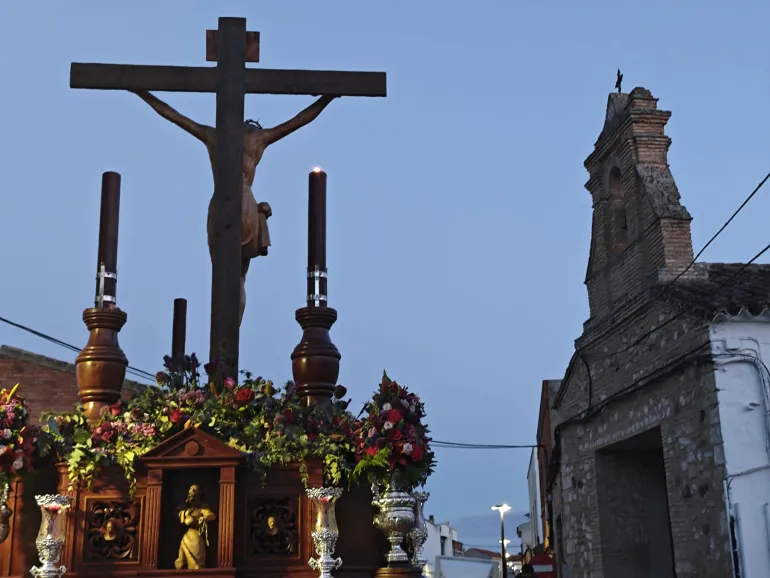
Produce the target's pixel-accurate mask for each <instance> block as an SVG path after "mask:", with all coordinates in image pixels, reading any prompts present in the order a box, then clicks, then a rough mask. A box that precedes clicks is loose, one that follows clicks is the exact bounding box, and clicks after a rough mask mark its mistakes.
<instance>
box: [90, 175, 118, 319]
mask: <svg viewBox="0 0 770 578" xmlns="http://www.w3.org/2000/svg"><path fill="white" fill-rule="evenodd" d="M119 215H120V174H119V173H114V172H106V173H104V174H103V175H102V206H101V214H100V217H99V249H98V253H97V260H96V271H97V279H96V299H95V301H96V306H97V307H114V306H115V297H116V294H117V272H118V218H119ZM102 266H103V267H104V272H102ZM102 283H103V284H104V285H103V289H102Z"/></svg>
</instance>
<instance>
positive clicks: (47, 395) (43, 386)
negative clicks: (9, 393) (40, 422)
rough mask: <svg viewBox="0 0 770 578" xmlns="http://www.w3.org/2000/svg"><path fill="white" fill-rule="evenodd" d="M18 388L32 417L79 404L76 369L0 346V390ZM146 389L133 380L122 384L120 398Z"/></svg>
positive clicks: (70, 365)
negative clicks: (17, 385) (121, 395)
mask: <svg viewBox="0 0 770 578" xmlns="http://www.w3.org/2000/svg"><path fill="white" fill-rule="evenodd" d="M17 383H18V384H20V385H19V394H20V395H22V396H24V397H25V398H26V400H27V402H28V403H29V405H30V410H31V413H32V416H34V418H35V419H38V418H39V417H40V415H41V414H42V413H44V412H49V411H53V412H57V413H58V412H67V411H73V410H74V409H75V406H76V405H77V403H78V395H77V392H78V389H77V379H76V377H75V366H74V365H73V364H71V363H67V362H65V361H60V360H58V359H52V358H50V357H45V356H43V355H37V354H34V353H30V352H28V351H24V350H22V349H17V348H15V347H9V346H7V345H3V346H0V388H6V389H10V388H12V387H13V386H14V385H16V384H17ZM144 387H146V386H145V385H143V384H140V383H137V382H135V381H131V380H126V381H125V382H124V384H123V397H124V398H128V397H130V396H131V395H134V394H135V393H136V392H137V391H140V390H141V389H143V388H144Z"/></svg>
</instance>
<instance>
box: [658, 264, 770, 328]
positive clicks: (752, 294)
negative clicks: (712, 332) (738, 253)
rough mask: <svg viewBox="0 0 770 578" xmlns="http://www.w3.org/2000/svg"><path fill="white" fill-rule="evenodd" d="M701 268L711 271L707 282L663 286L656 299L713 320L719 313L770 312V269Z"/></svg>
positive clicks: (737, 265) (733, 265) (764, 266)
mask: <svg viewBox="0 0 770 578" xmlns="http://www.w3.org/2000/svg"><path fill="white" fill-rule="evenodd" d="M702 266H705V267H707V268H708V281H678V282H676V283H674V284H673V285H671V286H668V285H667V284H663V285H661V286H659V287H658V288H657V289H656V290H655V292H654V294H655V298H656V299H658V300H660V301H664V302H667V303H671V304H673V305H677V306H680V307H683V308H685V309H687V310H689V311H692V312H693V313H695V314H696V315H701V316H703V317H712V318H713V317H714V316H715V315H718V314H720V313H723V314H727V315H737V314H738V313H740V312H741V311H748V312H749V313H751V314H753V315H759V314H760V313H762V312H763V311H764V310H766V309H770V265H757V264H751V265H748V266H745V265H743V264H741V263H704V264H703V265H702ZM743 267H745V268H743ZM741 268H743V269H742V270H741Z"/></svg>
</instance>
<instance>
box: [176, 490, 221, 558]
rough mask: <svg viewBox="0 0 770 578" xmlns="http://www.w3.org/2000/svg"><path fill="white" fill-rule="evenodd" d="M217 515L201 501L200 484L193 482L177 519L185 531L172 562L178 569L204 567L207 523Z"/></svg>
mask: <svg viewBox="0 0 770 578" xmlns="http://www.w3.org/2000/svg"><path fill="white" fill-rule="evenodd" d="M216 518H217V516H216V514H214V512H213V510H212V509H211V508H209V506H208V504H206V503H205V502H203V493H202V492H201V489H200V486H198V485H196V484H193V485H192V486H190V489H189V491H188V492H187V502H186V504H185V507H184V508H183V509H181V510H180V511H179V521H180V522H181V523H182V524H184V525H185V526H187V531H186V532H185V533H184V536H183V537H182V543H181V544H179V555H178V556H177V559H176V561H175V562H174V567H176V568H177V569H178V570H180V569H182V568H187V569H189V570H198V569H200V568H205V567H206V546H208V545H209V532H208V523H209V522H211V521H212V520H216Z"/></svg>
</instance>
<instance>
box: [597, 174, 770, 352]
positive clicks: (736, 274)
mask: <svg viewBox="0 0 770 578" xmlns="http://www.w3.org/2000/svg"><path fill="white" fill-rule="evenodd" d="M769 179H770V173H767V175H765V178H764V179H762V180H761V181H760V183H759V184H758V185H757V186H756V187H755V188H754V190H753V191H751V193H750V194H749V196H748V197H746V199H744V201H743V202H742V203H741V205H740V206H739V207H738V208H737V209H736V210H735V212H733V214H732V215H731V216H730V218H729V219H727V221H725V222H724V224H723V225H722V226H721V227H720V228H719V230H718V231H717V232H716V233H714V235H712V237H711V238H710V239H709V240H708V242H707V243H706V244H705V245H703V247H702V248H701V250H700V251H698V253H697V255H695V257H693V259H692V261H690V263H689V264H688V265H687V267H685V268H684V269H683V270H682V271H681V272H680V273H679V274H678V275H677V276H676V277H674V278H673V279H672V280H671V281H669V282H668V283H666V284H665V285H664V286H663V287H662V290H663V291H667V290H668V289H670V288H671V287H672V286H673V285H674V283H676V282H677V281H678V280H679V279H681V277H682V276H683V275H684V274H685V273H686V272H687V271H689V270H690V269H691V268H692V266H693V265H695V263H696V261H697V260H698V259H699V258H700V256H701V255H702V254H703V252H704V251H705V250H706V249H708V247H709V246H710V245H711V243H713V242H714V241H715V240H716V238H717V237H719V235H721V234H722V232H723V231H724V230H725V229H726V228H727V227H728V225H730V223H732V221H733V219H735V217H736V216H738V213H740V212H741V211H742V210H743V208H744V207H745V206H746V205H747V204H748V203H749V201H750V200H751V199H752V198H753V197H754V195H756V194H757V193H758V192H759V190H760V189H761V188H762V187H763V186H764V185H765V183H766V182H767V181H768V180H769ZM768 250H770V245H768V246H767V247H765V248H764V249H763V250H762V251H760V252H759V253H758V254H757V255H755V256H754V258H753V259H752V260H751V261H749V262H748V263H745V264H744V265H743V267H741V268H740V269H739V270H738V271H737V272H736V273H735V274H734V275H733V276H732V277H730V278H729V279H727V280H726V281H724V282H722V283H720V284H719V285H718V287H724V286H725V285H727V283H729V282H730V281H732V280H733V279H735V277H737V276H738V274H739V273H741V272H743V271H744V270H745V269H746V267H748V266H749V265H751V264H752V263H753V262H754V261H756V260H757V259H759V257H761V256H762V255H763V254H764V253H765V252H767V251H768ZM685 313H686V310H683V311H681V312H679V313H678V314H676V315H675V316H674V317H672V318H670V319H668V320H666V321H664V322H663V323H661V324H660V325H657V326H656V327H653V328H652V329H650V330H649V331H648V332H647V333H644V334H643V335H642V336H641V337H639V338H637V339H636V340H635V341H634V342H633V343H631V344H629V345H627V346H625V347H623V348H621V349H618V350H617V351H611V352H609V353H606V354H604V355H602V356H600V357H593V356H591V355H590V352H587V354H588V355H589V356H590V357H592V358H593V360H594V361H595V360H598V359H607V358H608V357H615V356H616V355H620V354H621V353H625V352H626V351H628V350H629V349H631V348H632V347H636V346H637V345H639V344H640V343H641V342H642V341H644V340H645V339H647V338H648V337H649V336H650V335H652V334H653V333H655V332H656V331H658V330H660V329H663V328H664V327H666V326H668V325H669V324H670V323H672V322H673V321H675V320H676V319H679V318H680V317H681V316H682V315H684V314H685Z"/></svg>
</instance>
